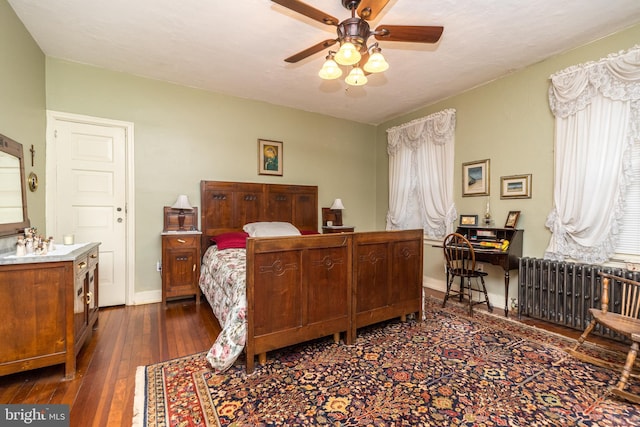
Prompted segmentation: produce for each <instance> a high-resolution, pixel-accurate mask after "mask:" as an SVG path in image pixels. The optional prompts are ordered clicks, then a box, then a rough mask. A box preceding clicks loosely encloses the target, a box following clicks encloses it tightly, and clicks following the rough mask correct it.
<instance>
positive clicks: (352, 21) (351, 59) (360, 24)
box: [271, 0, 444, 86]
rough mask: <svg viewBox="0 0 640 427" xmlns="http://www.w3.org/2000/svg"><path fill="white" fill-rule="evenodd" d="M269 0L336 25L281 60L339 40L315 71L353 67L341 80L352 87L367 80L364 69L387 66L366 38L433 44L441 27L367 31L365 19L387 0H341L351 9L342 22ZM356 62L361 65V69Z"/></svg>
mask: <svg viewBox="0 0 640 427" xmlns="http://www.w3.org/2000/svg"><path fill="white" fill-rule="evenodd" d="M271 1H273V2H274V3H277V4H279V5H281V6H284V7H286V8H287V9H290V10H293V11H294V12H297V13H300V14H302V15H305V16H307V17H309V18H311V19H314V20H316V21H318V22H321V23H323V24H326V25H333V26H336V27H337V34H338V37H337V38H335V39H327V40H324V41H321V42H320V43H317V44H315V45H313V46H311V47H309V48H307V49H305V50H303V51H301V52H298V53H296V54H294V55H291V56H290V57H288V58H286V59H285V61H286V62H290V63H295V62H298V61H301V60H302V59H304V58H307V57H308V56H311V55H313V54H315V53H318V52H320V51H322V50H324V49H327V48H329V47H331V46H333V45H334V44H336V43H340V49H339V50H338V51H337V52H334V51H329V54H328V55H327V58H326V59H327V60H326V62H325V63H324V65H323V67H322V69H321V70H320V72H319V73H318V74H319V75H320V77H322V78H324V79H335V78H338V77H340V76H341V75H342V70H341V69H340V67H339V66H338V64H340V65H345V66H353V69H352V70H351V72H350V73H349V76H347V78H346V79H345V81H346V82H347V83H348V84H351V85H355V86H360V85H363V84H365V83H366V82H367V78H366V76H365V71H366V72H367V73H376V72H382V71H385V70H386V69H387V68H388V67H389V64H387V62H386V60H385V59H384V57H383V56H382V54H381V53H380V52H381V50H382V49H381V48H380V47H379V46H378V43H377V42H375V43H373V44H372V45H371V46H367V40H368V39H369V37H371V36H373V37H375V39H376V40H379V41H399V42H413V43H437V42H438V40H440V36H441V35H442V31H443V30H444V28H443V27H440V26H417V25H379V26H378V27H377V28H376V29H375V30H371V28H370V27H369V23H368V22H367V21H371V20H374V19H375V18H376V17H377V16H378V14H379V13H380V12H381V11H382V9H383V8H384V7H385V6H386V5H387V3H389V0H341V2H342V5H343V6H344V7H345V8H346V9H347V10H349V11H351V18H347V19H345V20H344V21H342V22H339V21H338V19H337V18H335V17H333V16H331V15H329V14H327V13H325V12H322V11H321V10H318V9H316V8H314V7H312V6H309V5H308V4H306V3H303V2H302V1H300V0H271ZM356 13H357V16H356ZM336 63H337V64H336ZM360 64H364V67H363V68H364V71H363V70H362V68H361V67H360Z"/></svg>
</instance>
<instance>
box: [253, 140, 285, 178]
mask: <svg viewBox="0 0 640 427" xmlns="http://www.w3.org/2000/svg"><path fill="white" fill-rule="evenodd" d="M282 150H283V149H282V141H269V140H268V139H259V140H258V174H259V175H277V176H282V167H283V152H282Z"/></svg>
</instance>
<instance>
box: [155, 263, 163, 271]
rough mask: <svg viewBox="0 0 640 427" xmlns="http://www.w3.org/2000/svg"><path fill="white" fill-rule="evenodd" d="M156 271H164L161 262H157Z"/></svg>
mask: <svg viewBox="0 0 640 427" xmlns="http://www.w3.org/2000/svg"><path fill="white" fill-rule="evenodd" d="M156 271H162V263H161V262H160V261H157V262H156Z"/></svg>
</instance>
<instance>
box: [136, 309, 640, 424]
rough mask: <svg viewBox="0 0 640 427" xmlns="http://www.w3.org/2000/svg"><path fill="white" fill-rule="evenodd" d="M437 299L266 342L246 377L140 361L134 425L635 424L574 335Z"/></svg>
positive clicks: (195, 364)
mask: <svg viewBox="0 0 640 427" xmlns="http://www.w3.org/2000/svg"><path fill="white" fill-rule="evenodd" d="M440 305H441V301H438V300H435V299H430V298H427V300H426V303H425V319H424V321H422V322H416V321H408V322H404V323H402V322H399V321H393V322H387V323H383V324H379V325H375V326H372V327H367V328H363V329H361V330H359V331H358V338H357V341H356V343H355V344H354V345H352V346H347V345H344V344H336V343H334V342H333V340H332V339H330V338H327V339H326V340H317V341H313V342H310V343H307V344H304V345H296V346H293V347H289V348H286V349H283V350H280V351H274V352H272V353H269V354H268V359H267V363H266V364H265V365H259V364H257V365H256V369H255V371H254V372H253V373H252V374H249V375H247V374H246V373H245V370H244V361H241V360H240V359H239V360H238V361H237V362H236V364H235V365H234V366H232V367H231V368H230V369H229V370H228V371H227V372H224V373H216V372H213V371H212V370H211V369H210V368H209V365H208V363H207V361H206V359H205V353H202V354H195V355H191V356H187V357H183V358H179V359H174V360H169V361H167V362H163V363H159V364H154V365H149V366H144V367H139V368H138V373H137V378H136V397H135V403H134V417H133V425H134V426H311V425H331V426H438V427H439V426H510V427H514V426H523V427H524V426H527V427H528V426H640V406H638V405H634V404H632V403H628V402H626V401H623V400H620V399H618V398H616V397H613V396H611V395H609V396H607V395H606V390H607V389H608V388H609V387H611V386H614V385H615V384H616V383H617V379H618V377H619V375H618V372H614V371H610V370H606V369H603V368H599V367H596V366H593V365H589V364H586V363H584V362H580V361H578V360H576V359H574V358H572V357H571V356H569V355H568V354H567V353H566V352H565V351H563V350H562V349H563V348H566V347H568V346H570V345H572V341H571V340H569V339H567V338H564V337H562V336H560V335H556V334H553V333H549V332H546V331H543V330H540V329H537V328H534V327H530V326H526V325H523V324H520V323H518V322H515V321H511V320H508V319H505V318H504V317H502V316H495V315H491V314H485V313H481V312H475V313H474V316H473V317H470V316H468V314H467V310H466V308H465V307H461V306H457V305H456V304H455V303H447V307H446V308H444V309H443V308H441V307H440ZM589 348H590V350H589V351H591V352H594V353H599V355H600V356H603V355H604V356H606V357H608V358H613V357H617V355H616V354H615V353H609V352H607V351H606V350H603V349H600V348H598V347H595V346H591V347H589ZM605 353H606V354H605ZM622 357H624V354H623V355H622ZM629 387H630V389H629V390H630V391H632V392H635V393H640V382H639V381H638V380H635V379H632V380H631V383H630V385H629Z"/></svg>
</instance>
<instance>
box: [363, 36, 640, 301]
mask: <svg viewBox="0 0 640 427" xmlns="http://www.w3.org/2000/svg"><path fill="white" fill-rule="evenodd" d="M638 40H640V25H635V26H633V27H631V28H628V29H627V30H625V31H622V32H619V33H617V34H614V35H612V36H610V37H607V38H604V39H601V40H598V41H596V42H593V43H590V44H588V45H586V46H583V47H580V48H578V49H574V50H572V51H569V52H566V53H563V54H561V55H558V56H555V57H553V58H550V59H548V60H545V61H542V62H539V63H537V64H535V65H533V66H530V67H527V68H525V69H523V70H521V71H518V72H514V73H512V74H510V75H508V76H506V77H504V78H501V79H499V80H495V81H492V82H489V83H487V84H485V85H483V86H480V87H477V88H475V89H473V90H469V91H467V92H465V93H462V94H460V95H457V96H454V97H451V98H449V99H446V100H443V101H440V102H437V103H435V104H433V105H429V106H426V107H424V108H421V109H419V110H417V111H414V112H412V113H409V114H406V115H403V116H401V117H397V118H395V119H393V120H390V121H388V122H386V123H382V124H381V125H379V126H378V129H377V138H376V141H377V144H378V146H377V151H378V158H377V162H378V163H377V168H376V169H377V173H378V174H377V176H376V179H377V187H378V198H377V200H376V203H377V206H376V210H377V213H378V214H377V223H378V226H379V227H383V226H384V224H385V216H386V213H387V205H388V191H389V185H388V184H389V183H388V178H387V176H388V156H387V154H386V146H387V137H386V130H387V129H389V128H391V127H393V126H397V125H399V124H402V123H406V122H409V121H411V120H414V119H416V118H420V117H424V116H427V115H429V114H432V113H434V112H437V111H441V110H444V109H446V108H454V109H456V111H457V124H456V140H455V164H454V167H455V175H454V176H455V183H454V192H455V193H454V194H455V203H456V207H457V210H458V215H460V214H472V215H473V214H477V215H479V216H480V217H482V215H483V214H484V211H485V208H486V202H487V197H486V196H480V197H462V163H465V162H469V161H475V160H482V159H490V161H491V162H490V196H489V197H490V200H491V213H492V216H493V219H494V220H495V225H496V226H500V227H501V226H504V223H505V220H506V217H507V213H508V212H509V211H512V210H519V211H521V215H520V220H519V222H518V228H522V229H524V230H525V232H524V248H523V252H524V255H525V256H530V257H542V256H543V255H544V251H545V249H546V247H547V244H548V243H549V238H550V232H549V230H548V229H547V228H546V227H545V225H544V224H545V221H546V218H547V215H548V214H549V212H550V211H551V207H552V194H553V162H554V149H553V138H554V134H553V132H554V118H553V115H552V113H551V110H550V109H549V101H548V96H547V94H548V89H549V77H550V76H551V75H552V74H553V73H555V72H557V71H560V70H563V69H565V68H567V67H569V66H572V65H577V64H581V63H585V62H589V61H597V60H599V59H601V58H603V57H606V56H607V55H609V54H611V53H614V52H618V51H621V50H626V49H629V48H631V47H633V46H634V45H636V44H637V43H638ZM487 61H491V58H487ZM529 173H530V174H532V175H533V178H532V197H531V199H511V200H501V199H500V177H501V176H508V175H520V174H529ZM456 225H457V222H456ZM435 243H436V242H427V243H426V244H425V268H424V272H425V276H426V283H427V285H428V286H431V287H434V288H440V289H441V288H443V286H444V280H445V278H444V269H443V263H444V258H443V255H442V250H441V249H439V248H435V247H433V245H434V244H435ZM487 271H489V273H490V283H489V291H490V294H493V295H500V298H504V282H503V280H502V272H501V271H500V270H498V268H497V267H493V266H489V267H488V268H487ZM509 294H510V296H513V297H515V296H517V272H512V274H511V282H510V292H509ZM500 298H497V297H495V296H494V297H493V298H492V301H493V303H494V304H496V305H498V306H502V301H501V300H500Z"/></svg>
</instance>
